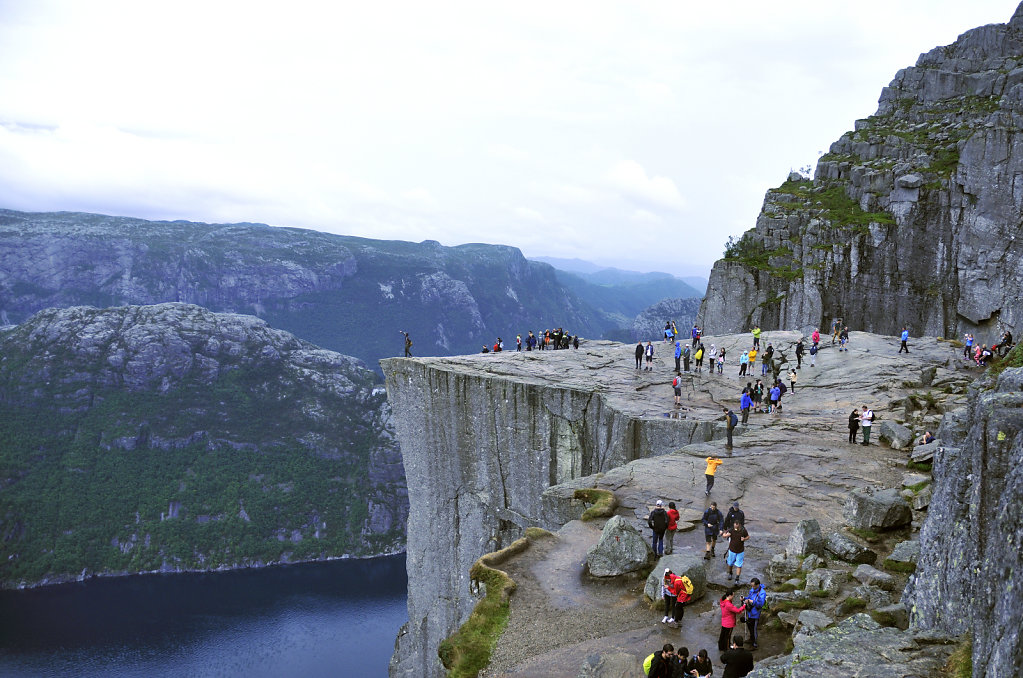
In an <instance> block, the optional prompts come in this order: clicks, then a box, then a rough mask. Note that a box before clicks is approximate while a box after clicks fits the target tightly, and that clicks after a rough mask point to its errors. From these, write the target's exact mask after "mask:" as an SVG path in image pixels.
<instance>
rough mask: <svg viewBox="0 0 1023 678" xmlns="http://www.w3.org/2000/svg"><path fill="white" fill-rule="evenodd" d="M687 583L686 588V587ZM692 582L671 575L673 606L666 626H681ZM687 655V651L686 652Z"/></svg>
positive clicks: (686, 578)
mask: <svg viewBox="0 0 1023 678" xmlns="http://www.w3.org/2000/svg"><path fill="white" fill-rule="evenodd" d="M687 582H688V586H687V585H686V584H687ZM692 586H693V582H692V581H690V580H689V577H685V576H682V577H679V576H677V575H673V578H672V580H671V595H672V597H673V598H674V599H675V604H674V605H673V606H672V608H671V613H670V614H671V617H670V618H669V619H668V622H667V623H668V624H681V623H682V617H685V616H686V603H688V602H689V600H690V596H691V592H692ZM686 654H687V655H688V654H689V651H688V650H687V651H686Z"/></svg>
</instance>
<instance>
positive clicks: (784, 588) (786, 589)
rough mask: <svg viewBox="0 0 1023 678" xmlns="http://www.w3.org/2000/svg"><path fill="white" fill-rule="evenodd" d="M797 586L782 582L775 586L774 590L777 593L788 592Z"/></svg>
mask: <svg viewBox="0 0 1023 678" xmlns="http://www.w3.org/2000/svg"><path fill="white" fill-rule="evenodd" d="M797 588H798V587H797V586H796V585H795V584H790V583H789V582H783V583H781V584H779V585H778V586H775V587H774V590H775V591H777V592H778V593H788V592H789V591H795V590H796V589H797Z"/></svg>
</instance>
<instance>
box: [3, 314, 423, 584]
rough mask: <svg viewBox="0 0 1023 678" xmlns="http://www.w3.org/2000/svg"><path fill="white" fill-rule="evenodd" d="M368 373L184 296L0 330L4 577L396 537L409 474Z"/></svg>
mask: <svg viewBox="0 0 1023 678" xmlns="http://www.w3.org/2000/svg"><path fill="white" fill-rule="evenodd" d="M374 382H375V376H374V374H373V373H372V372H370V371H369V370H367V369H366V368H365V367H364V366H363V365H362V364H361V363H359V362H358V361H357V360H355V359H352V358H349V357H347V356H343V355H339V354H337V353H333V352H330V351H326V350H323V349H320V348H318V347H316V346H314V345H312V344H309V343H307V342H304V341H301V340H299V339H296V338H295V337H294V336H292V335H290V334H288V333H286V332H282V331H280V330H275V329H272V328H270V327H268V326H267V325H266V323H264V322H263V321H261V320H259V319H257V318H254V317H251V316H241V315H234V314H215V313H212V312H210V311H208V310H206V309H203V308H200V307H198V306H192V305H186V304H160V305H156V306H141V307H140V306H125V307H120V308H114V309H105V310H97V309H93V308H82V307H76V308H69V309H63V310H46V311H43V312H40V313H39V314H37V315H35V316H34V317H32V318H30V319H29V320H27V321H26V322H24V323H23V324H21V325H19V326H17V327H15V328H13V329H7V330H4V331H2V332H0V498H2V512H0V585H3V586H17V585H23V584H33V583H40V582H43V583H45V582H54V581H62V580H66V579H69V578H72V577H76V576H81V575H83V574H84V575H91V574H104V573H123V572H140V571H153V570H159V571H174V570H183V569H215V568H221V567H238V566H247V565H258V564H262V563H267V562H275V561H294V560H307V559H319V558H326V557H337V556H343V555H371V554H377V553H381V552H388V551H392V552H393V551H397V550H400V549H401V548H402V546H403V542H404V539H403V533H404V523H405V517H406V515H407V497H406V493H405V489H404V484H405V479H404V472H403V469H402V467H401V461H400V454H399V452H398V447H397V443H396V442H395V441H394V440H393V437H392V433H391V430H390V426H389V424H388V417H389V410H388V408H387V405H386V401H385V397H386V396H385V394H384V393H383V389H382V388H380V387H378V386H375V385H374Z"/></svg>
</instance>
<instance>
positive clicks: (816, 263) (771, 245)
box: [699, 9, 1023, 343]
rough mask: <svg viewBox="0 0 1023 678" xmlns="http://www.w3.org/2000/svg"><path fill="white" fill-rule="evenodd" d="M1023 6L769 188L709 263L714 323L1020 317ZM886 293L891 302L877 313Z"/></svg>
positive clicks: (902, 75) (1005, 321)
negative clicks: (746, 227) (745, 224)
mask: <svg viewBox="0 0 1023 678" xmlns="http://www.w3.org/2000/svg"><path fill="white" fill-rule="evenodd" d="M1021 55H1023V11H1021V10H1019V9H1017V11H1016V13H1015V15H1014V16H1013V17H1012V19H1011V20H1010V21H1009V22H1008V23H1007V24H1004V25H990V26H982V27H980V28H975V29H973V30H970V31H967V32H965V33H963V34H962V35H961V36H960V37H959V39H958V40H957V41H956V42H955V43H953V44H951V45H948V46H945V47H937V48H935V49H933V50H931V51H930V52H927V53H926V54H923V55H921V56H920V58H919V60H918V61H917V64H916V66H915V67H912V68H906V69H903V70H901V71H899V73H898V74H897V75H896V76H895V79H894V80H893V81H892V82H891V84H890V85H889V86H888V87H886V88H885V89H884V90H883V91H882V93H881V97H880V101H879V105H878V109H877V112H876V113H875V114H874V115H872V116H870V117H869V118H867V119H865V120H858V121H856V124H855V129H854V130H853V131H851V132H847V133H846V134H845V135H844V136H843V137H842V138H841V139H839V140H838V141H836V142H835V143H834V144H832V145H831V148H830V150H829V152H828V153H826V154H825V155H824V156H822V157H821V158H820V160H819V162H818V163H817V167H816V172H815V174H814V177H813V179H812V180H810V179H804V178H802V177H799V176H798V175H796V176H790V177H789V179H788V180H787V181H786V182H785V183H783V184H782V185H781V186H779V187H778V188H776V189H772V190H770V191H768V192H767V195H766V197H765V199H764V205H763V209H762V210H761V213H760V215H759V217H758V218H757V222H756V227H755V228H754V229H753V230H750V231H748V232H746V233H745V234H744V235H743V236H742V238H741V239H740V240H739V241H738V242H730V243H729V246H728V248H727V250H726V255H725V258H724V259H723V260H721V261H718V262H717V263H716V264H715V266H714V269H713V271H712V272H711V277H710V283H709V286H708V290H707V295H706V298H705V300H704V304H703V306H702V307H701V310H700V315H699V322H700V324H701V325H703V326H704V328H705V330H706V331H707V332H708V333H711V334H714V333H722V332H738V331H746V330H748V329H749V328H750V327H752V326H753V325H754V324H759V325H760V326H761V327H764V328H791V329H801V330H804V331H807V330H811V329H812V328H814V327H821V328H826V327H830V322H831V319H832V318H833V317H840V318H843V320H844V322H845V324H847V325H848V326H849V327H851V328H854V329H866V330H869V331H873V332H878V333H883V334H898V333H899V331H901V328H902V327H903V326H905V327H907V328H908V329H909V331H910V334H911V335H913V336H921V335H931V336H935V335H936V336H944V337H956V336H960V335H961V334H962V333H963V332H967V331H970V332H974V333H975V334H977V335H978V339H981V340H983V341H986V342H987V343H991V342H992V340H995V339H998V337H999V334H1000V330H1001V329H1002V328H1008V329H1011V330H1012V331H1013V332H1014V333H1016V334H1017V335H1018V334H1019V330H1021V329H1023V315H1021V306H1020V304H1019V303H1018V300H1019V299H1020V298H1021V297H1023V239H1021V238H1020V237H1019V224H1020V221H1021V218H1023V207H1021V204H1020V201H1019V200H1018V199H1017V198H1016V196H1015V192H1014V191H1013V190H1010V189H1007V187H1013V186H1016V185H1017V184H1018V183H1019V177H1020V176H1021V175H1023V141H1021V140H1020V139H1021V138H1023V137H1020V135H1019V134H1018V132H1019V130H1020V129H1021V127H1023V62H1021V59H1020V56H1021ZM881 308H883V309H884V312H879V310H880V309H881Z"/></svg>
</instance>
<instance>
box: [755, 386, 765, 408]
mask: <svg viewBox="0 0 1023 678" xmlns="http://www.w3.org/2000/svg"><path fill="white" fill-rule="evenodd" d="M763 402H764V382H762V381H760V380H759V379H757V385H756V386H754V387H753V411H754V412H760V411H761V410H762V409H763V408H762V407H761V403H763Z"/></svg>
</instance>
